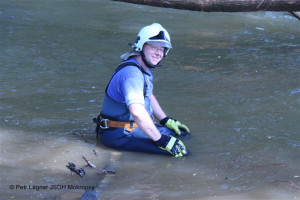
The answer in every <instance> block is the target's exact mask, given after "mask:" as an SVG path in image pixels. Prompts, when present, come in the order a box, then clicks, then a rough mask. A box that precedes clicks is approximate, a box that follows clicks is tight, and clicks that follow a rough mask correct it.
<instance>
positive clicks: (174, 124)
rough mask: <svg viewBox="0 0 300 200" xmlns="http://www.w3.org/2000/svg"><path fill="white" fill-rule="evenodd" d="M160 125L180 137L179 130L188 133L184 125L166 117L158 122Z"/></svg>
mask: <svg viewBox="0 0 300 200" xmlns="http://www.w3.org/2000/svg"><path fill="white" fill-rule="evenodd" d="M160 124H161V125H163V126H165V127H168V128H169V129H172V130H173V131H174V132H175V133H176V134H177V135H181V131H180V129H181V130H183V131H185V132H187V133H189V132H190V130H189V128H188V127H187V126H186V125H184V124H182V123H180V122H179V121H177V120H176V119H172V118H170V117H166V118H164V119H162V120H161V121H160Z"/></svg>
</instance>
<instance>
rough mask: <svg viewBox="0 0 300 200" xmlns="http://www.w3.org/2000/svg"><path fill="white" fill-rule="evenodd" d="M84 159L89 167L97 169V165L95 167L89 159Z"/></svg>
mask: <svg viewBox="0 0 300 200" xmlns="http://www.w3.org/2000/svg"><path fill="white" fill-rule="evenodd" d="M82 159H83V160H85V162H86V163H87V166H89V167H91V168H93V169H95V168H96V165H94V164H93V163H91V161H89V160H88V159H86V158H85V157H84V156H82Z"/></svg>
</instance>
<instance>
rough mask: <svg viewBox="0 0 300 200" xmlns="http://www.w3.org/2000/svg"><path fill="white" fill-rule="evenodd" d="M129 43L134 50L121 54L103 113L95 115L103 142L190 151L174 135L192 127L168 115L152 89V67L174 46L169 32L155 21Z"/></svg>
mask: <svg viewBox="0 0 300 200" xmlns="http://www.w3.org/2000/svg"><path fill="white" fill-rule="evenodd" d="M130 45H131V47H132V48H133V50H132V51H130V52H127V53H125V54H123V55H121V59H122V60H123V62H122V64H121V65H120V66H119V67H118V68H117V69H116V70H115V72H114V73H113V75H112V78H111V80H110V82H109V83H108V85H107V87H106V90H105V97H104V101H103V106H102V110H101V113H100V115H99V116H98V117H97V118H95V119H94V122H95V123H97V128H96V131H97V134H99V137H100V141H101V143H102V144H104V145H106V146H108V147H112V148H116V149H119V150H131V151H140V152H148V153H158V154H167V155H172V156H174V157H182V156H185V155H187V154H188V150H187V149H186V147H185V146H184V144H183V143H182V141H180V140H179V139H177V138H176V137H174V136H180V135H186V134H187V133H189V129H188V128H187V127H186V126H185V125H184V124H181V123H180V122H179V121H177V120H174V119H172V118H170V117H168V116H167V115H166V114H165V112H164V111H163V110H162V108H161V106H160V105H159V103H158V101H157V99H156V98H155V96H154V95H153V93H152V92H153V84H152V80H153V77H152V73H151V70H150V69H152V68H156V67H158V66H159V63H160V61H161V60H162V58H163V57H164V56H166V55H167V53H168V51H169V49H170V48H172V45H171V40H170V36H169V33H168V32H167V31H166V30H165V29H164V28H163V27H162V26H161V25H160V24H158V23H153V24H151V25H148V26H145V27H144V28H142V29H141V30H140V32H139V33H138V36H137V39H136V41H135V43H134V44H133V45H132V44H130ZM152 116H153V117H155V118H156V119H157V120H158V121H159V122H160V124H157V123H154V122H153V120H152Z"/></svg>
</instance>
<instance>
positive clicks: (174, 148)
mask: <svg viewBox="0 0 300 200" xmlns="http://www.w3.org/2000/svg"><path fill="white" fill-rule="evenodd" d="M155 143H156V145H157V146H158V147H159V148H160V149H162V150H165V151H167V152H169V153H170V154H172V156H174V157H176V158H178V157H182V156H185V155H187V154H188V153H189V151H188V150H187V149H186V148H185V146H184V144H183V142H181V141H180V140H178V139H177V138H175V137H173V136H169V135H161V138H160V139H159V140H158V141H156V142H155Z"/></svg>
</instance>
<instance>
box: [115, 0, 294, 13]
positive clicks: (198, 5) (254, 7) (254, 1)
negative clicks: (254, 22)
mask: <svg viewBox="0 0 300 200" xmlns="http://www.w3.org/2000/svg"><path fill="white" fill-rule="evenodd" d="M113 1H121V2H128V3H134V4H143V5H149V6H157V7H165V8H175V9H181V10H193V11H205V12H250V11H288V12H293V11H300V0H113Z"/></svg>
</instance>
